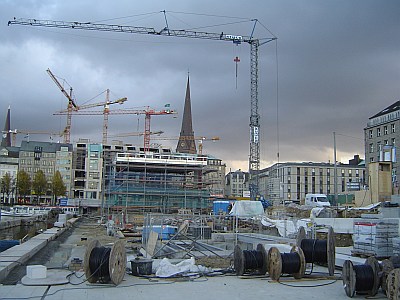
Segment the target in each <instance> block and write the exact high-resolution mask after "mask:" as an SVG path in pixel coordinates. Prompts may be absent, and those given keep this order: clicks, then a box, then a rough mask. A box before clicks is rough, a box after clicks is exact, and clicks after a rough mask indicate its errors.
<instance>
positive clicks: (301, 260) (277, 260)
mask: <svg viewBox="0 0 400 300" xmlns="http://www.w3.org/2000/svg"><path fill="white" fill-rule="evenodd" d="M285 255H290V256H293V258H294V259H298V262H297V263H298V264H296V266H297V268H295V269H293V267H292V266H287V265H285V261H284V257H285ZM285 269H293V272H291V273H290V274H289V275H292V276H293V277H294V278H295V279H301V278H303V276H304V273H305V270H306V259H305V257H304V253H303V251H302V250H301V248H299V247H296V246H293V247H292V249H291V250H290V253H283V254H281V253H280V251H279V249H278V248H276V247H271V248H270V249H269V251H268V272H269V276H270V277H271V279H272V280H278V279H279V278H280V277H281V275H282V274H286V272H285Z"/></svg>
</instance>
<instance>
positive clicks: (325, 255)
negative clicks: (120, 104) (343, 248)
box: [296, 226, 335, 276]
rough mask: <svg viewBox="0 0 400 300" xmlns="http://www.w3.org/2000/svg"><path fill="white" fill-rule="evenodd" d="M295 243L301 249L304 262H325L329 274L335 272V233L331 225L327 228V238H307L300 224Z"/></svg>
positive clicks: (331, 274)
mask: <svg viewBox="0 0 400 300" xmlns="http://www.w3.org/2000/svg"><path fill="white" fill-rule="evenodd" d="M296 245H297V246H298V247H300V248H301V250H303V253H304V256H305V258H306V263H313V264H314V263H319V264H327V265H328V271H329V275H330V276H333V275H334V274H335V233H334V231H333V228H332V227H329V229H328V237H327V240H318V239H307V238H306V231H305V230H304V227H303V226H300V228H299V231H298V233H297V239H296Z"/></svg>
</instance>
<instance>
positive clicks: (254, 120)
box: [8, 18, 277, 200]
mask: <svg viewBox="0 0 400 300" xmlns="http://www.w3.org/2000/svg"><path fill="white" fill-rule="evenodd" d="M256 22H257V20H255V23H254V27H255V25H256ZM8 25H28V26H41V27H50V28H65V29H81V30H91V31H106V32H121V33H132V34H145V35H156V36H173V37H183V38H195V39H206V40H215V41H228V42H233V43H236V44H240V43H242V42H244V43H248V44H249V45H250V155H249V173H250V194H251V196H250V197H251V199H252V200H254V199H255V198H256V195H257V194H258V185H259V178H258V173H259V170H260V115H259V113H258V50H259V47H260V46H261V45H263V44H266V43H268V42H271V41H273V40H276V39H277V38H276V37H271V38H265V39H262V40H260V39H256V38H254V37H253V32H254V27H253V32H252V34H251V36H242V35H233V34H225V33H223V32H221V33H212V32H200V31H193V30H184V29H182V30H175V29H170V28H169V27H165V28H163V29H162V30H160V31H157V30H155V29H154V28H152V27H136V26H126V25H110V24H96V23H91V22H85V23H81V22H65V21H52V20H37V19H23V18H20V19H17V18H14V19H13V20H11V21H9V22H8Z"/></svg>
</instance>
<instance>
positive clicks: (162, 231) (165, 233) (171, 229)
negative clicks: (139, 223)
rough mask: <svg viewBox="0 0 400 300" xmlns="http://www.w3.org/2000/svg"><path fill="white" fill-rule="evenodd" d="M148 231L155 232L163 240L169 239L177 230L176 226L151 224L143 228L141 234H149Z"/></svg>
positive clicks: (146, 235)
mask: <svg viewBox="0 0 400 300" xmlns="http://www.w3.org/2000/svg"><path fill="white" fill-rule="evenodd" d="M150 231H154V232H157V233H158V235H159V236H160V237H161V239H163V240H169V239H170V238H171V237H172V236H173V235H175V234H176V232H177V231H178V227H176V226H171V225H152V226H146V227H144V228H143V236H145V237H146V238H147V237H148V236H149V234H150Z"/></svg>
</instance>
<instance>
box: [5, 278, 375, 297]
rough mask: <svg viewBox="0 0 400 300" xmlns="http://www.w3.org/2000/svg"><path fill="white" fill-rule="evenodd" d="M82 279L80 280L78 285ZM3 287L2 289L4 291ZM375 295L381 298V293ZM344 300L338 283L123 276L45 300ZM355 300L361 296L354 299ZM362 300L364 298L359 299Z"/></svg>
mask: <svg viewBox="0 0 400 300" xmlns="http://www.w3.org/2000/svg"><path fill="white" fill-rule="evenodd" d="M82 281H83V279H81V282H82ZM3 288H4V290H3ZM38 288H39V287H27V286H22V285H17V286H12V287H10V286H6V287H3V286H0V292H1V295H2V297H7V298H13V299H17V298H26V297H32V296H37V295H40V292H44V290H40V289H38ZM378 295H383V294H382V293H381V292H380V293H379V294H378ZM160 298H162V299H163V300H177V299H191V300H198V299H230V300H242V299H265V298H269V299H274V298H276V299H324V300H331V299H332V300H336V299H346V298H347V297H346V294H345V291H344V289H343V283H342V281H341V280H330V279H329V280H328V279H326V278H323V277H322V278H321V279H320V280H317V279H315V278H312V279H301V280H294V279H293V278H282V279H281V280H280V283H278V282H274V281H271V280H270V279H269V278H268V277H250V276H247V277H246V276H242V277H236V276H218V277H200V278H192V279H190V280H187V279H175V280H173V279H166V280H163V279H152V280H148V279H143V278H139V277H134V276H131V275H125V277H124V280H123V282H122V283H121V284H120V285H118V286H110V285H106V284H87V283H83V284H81V285H70V284H68V285H59V286H51V288H50V289H49V291H48V292H47V294H46V300H70V299H87V300H103V299H104V300H109V299H119V300H124V299H129V300H130V299H135V300H148V299H160ZM354 298H355V299H357V298H360V296H355V297H354ZM362 298H364V297H362ZM360 299H361V298H360Z"/></svg>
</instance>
